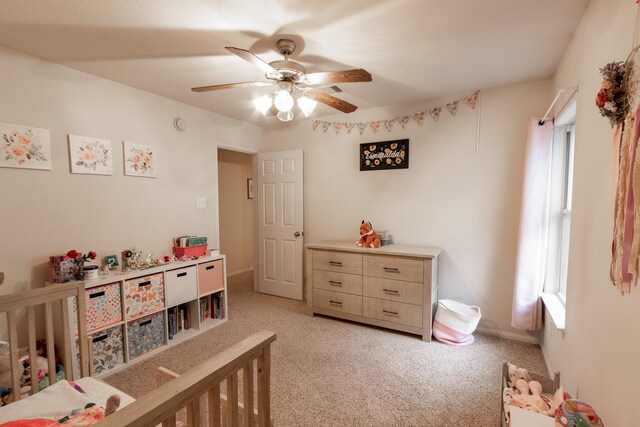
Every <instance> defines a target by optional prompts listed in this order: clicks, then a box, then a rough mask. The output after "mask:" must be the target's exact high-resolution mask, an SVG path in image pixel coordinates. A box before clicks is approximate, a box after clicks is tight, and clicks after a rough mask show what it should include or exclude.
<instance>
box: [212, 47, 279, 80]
mask: <svg viewBox="0 0 640 427" xmlns="http://www.w3.org/2000/svg"><path fill="white" fill-rule="evenodd" d="M225 49H227V50H228V51H229V52H231V53H233V54H235V55H238V56H239V57H240V58H242V59H244V60H245V61H247V62H250V63H251V64H253V65H255V66H256V67H258V68H260V69H261V70H262V71H264V73H265V74H268V75H270V76H274V77H277V78H282V77H283V76H282V73H281V72H280V71H278V70H276V69H275V68H273V67H272V66H271V65H269V64H267V63H266V62H264V61H263V60H262V59H260V58H258V57H257V56H256V55H254V54H253V53H251V52H249V51H248V50H245V49H240V48H238V47H226V48H225Z"/></svg>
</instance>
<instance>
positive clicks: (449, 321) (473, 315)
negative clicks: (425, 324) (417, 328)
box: [433, 299, 482, 345]
mask: <svg viewBox="0 0 640 427" xmlns="http://www.w3.org/2000/svg"><path fill="white" fill-rule="evenodd" d="M481 315H482V314H481V311H480V307H478V306H477V305H471V306H470V305H466V304H463V303H461V302H458V301H453V300H448V299H442V300H440V301H438V309H437V311H436V317H435V320H434V322H433V336H434V337H435V338H436V339H437V340H438V341H441V342H444V343H446V344H451V345H467V344H471V343H472V342H473V335H471V334H472V333H473V331H475V330H476V327H477V326H478V322H479V321H480V317H481Z"/></svg>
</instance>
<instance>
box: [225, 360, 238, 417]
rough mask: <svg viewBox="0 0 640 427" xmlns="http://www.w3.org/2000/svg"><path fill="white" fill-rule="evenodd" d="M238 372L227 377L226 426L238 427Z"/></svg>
mask: <svg viewBox="0 0 640 427" xmlns="http://www.w3.org/2000/svg"><path fill="white" fill-rule="evenodd" d="M238 422H239V421H238V372H237V371H236V372H234V373H233V374H231V375H229V376H228V377H227V426H228V427H238V425H239V424H238Z"/></svg>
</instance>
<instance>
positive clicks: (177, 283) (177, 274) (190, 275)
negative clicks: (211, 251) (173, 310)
mask: <svg viewBox="0 0 640 427" xmlns="http://www.w3.org/2000/svg"><path fill="white" fill-rule="evenodd" d="M196 271H197V269H196V266H195V265H194V266H192V267H185V268H179V269H177V270H170V271H167V272H165V273H164V279H165V284H164V289H165V290H164V292H165V294H164V295H165V298H166V299H167V307H173V306H175V305H178V304H180V303H183V302H185V301H189V300H193V299H196V298H198V278H197V272H196Z"/></svg>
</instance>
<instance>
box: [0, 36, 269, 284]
mask: <svg viewBox="0 0 640 427" xmlns="http://www.w3.org/2000/svg"><path fill="white" fill-rule="evenodd" d="M0 70H2V72H0V93H1V94H2V102H0V122H8V123H16V124H24V125H30V126H35V127H41V128H46V129H50V130H51V145H52V157H53V170H51V171H38V170H20V169H8V168H0V182H1V183H2V185H0V236H1V238H2V243H0V271H3V272H5V273H6V275H5V283H4V284H3V285H2V286H0V293H2V294H6V293H9V292H12V291H17V290H22V289H27V288H29V287H40V286H42V284H43V282H44V280H46V279H47V275H48V270H47V261H48V257H49V256H50V255H54V254H60V253H66V251H68V250H69V249H77V250H80V251H89V250H95V251H96V252H98V255H99V257H103V256H104V255H107V254H115V253H119V252H120V251H121V250H122V249H125V248H128V247H131V246H135V247H137V248H140V249H141V250H143V251H145V252H150V251H152V252H153V253H154V255H155V256H159V255H163V254H168V253H170V252H171V243H172V242H171V239H172V237H173V236H176V235H181V234H187V233H188V234H198V235H205V236H208V237H209V238H210V240H211V243H212V244H211V246H212V247H217V241H218V235H217V221H218V218H217V204H216V203H217V199H216V193H215V189H214V188H215V187H214V185H215V182H216V179H217V174H216V164H217V160H216V157H217V153H216V144H217V143H221V144H225V145H238V146H244V147H248V148H251V149H257V147H258V145H259V142H260V138H261V133H260V129H259V128H257V127H255V126H252V125H248V124H246V123H242V122H239V121H235V120H231V119H228V118H225V117H222V116H219V115H216V114H213V113H209V112H206V111H204V110H201V109H198V108H195V107H191V106H187V105H185V104H181V103H179V102H175V101H172V100H169V99H166V98H162V97H159V96H156V95H152V94H150V93H147V92H143V91H140V90H137V89H133V88H130V87H127V86H124V85H121V84H117V83H114V82H110V81H107V80H104V79H101V78H97V77H94V76H91V75H88V74H85V73H82V72H79V71H76V70H73V69H70V68H66V67H62V66H59V65H56V64H52V63H49V62H46V61H41V60H38V59H35V58H33V57H30V56H26V55H23V54H20V53H18V52H15V51H11V50H7V49H2V48H0ZM177 116H179V117H182V118H184V119H185V120H186V123H187V130H186V131H185V132H182V133H179V132H177V131H175V130H174V128H173V125H172V122H173V119H174V118H175V117H177ZM68 133H71V134H75V135H83V136H93V137H98V138H105V139H110V140H111V142H112V147H113V152H114V162H113V163H114V171H113V176H98V175H76V174H71V173H70V172H69V150H68V144H67V134H68ZM122 141H131V142H137V143H141V144H147V145H152V146H155V147H157V153H158V168H157V174H158V178H156V179H149V178H137V177H129V176H124V175H123V160H122V158H123V152H122ZM197 196H203V197H205V198H206V201H207V207H206V209H196V203H195V202H196V197H197Z"/></svg>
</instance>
